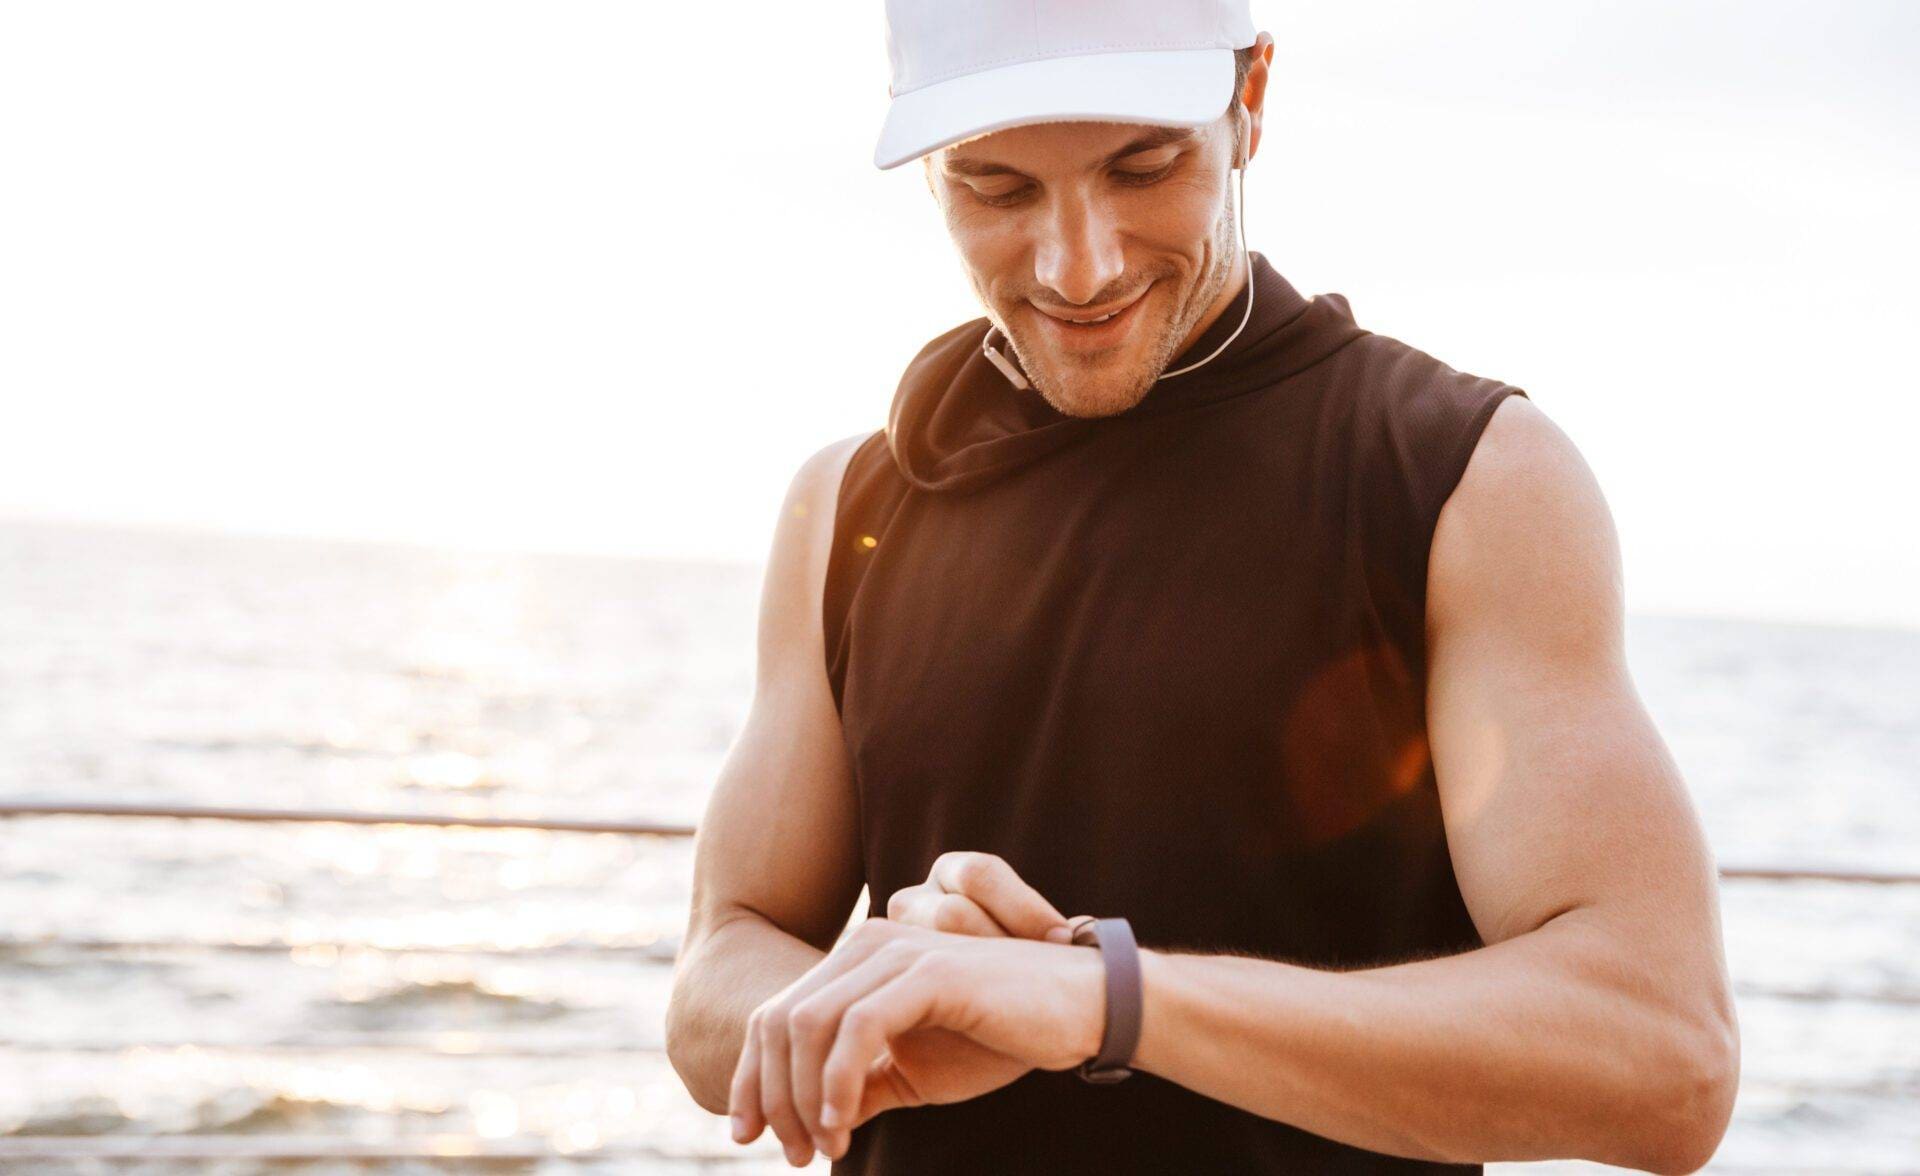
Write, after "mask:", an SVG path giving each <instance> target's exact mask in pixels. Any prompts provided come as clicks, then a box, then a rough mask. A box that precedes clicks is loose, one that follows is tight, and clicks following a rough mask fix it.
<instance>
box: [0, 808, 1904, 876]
mask: <svg viewBox="0 0 1920 1176" xmlns="http://www.w3.org/2000/svg"><path fill="white" fill-rule="evenodd" d="M4 817H163V818H164V817H172V818H178V819H181V820H207V821H275V822H296V823H298V822H312V823H331V824H346V825H427V826H433V827H436V828H471V829H536V830H541V831H544V832H550V833H616V834H621V835H623V836H630V837H631V836H645V837H691V836H693V835H694V833H695V832H696V829H695V827H694V826H692V825H681V824H671V823H665V822H657V821H602V820H588V819H576V818H566V817H469V816H455V815H452V814H446V813H384V812H365V811H361V810H356V809H269V808H232V807H223V806H215V805H177V804H127V803H113V802H94V803H88V802H82V801H52V800H50V801H39V800H13V801H0V818H4ZM1720 876H1721V877H1722V878H1725V879H1729V880H1733V881H1748V882H1755V881H1757V882H1857V883H1866V884H1870V885H1913V884H1920V872H1910V871H1903V870H1852V869H1837V868H1828V867H1821V866H1744V865H1739V866H1721V867H1720Z"/></svg>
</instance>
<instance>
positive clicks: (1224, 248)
mask: <svg viewBox="0 0 1920 1176" xmlns="http://www.w3.org/2000/svg"><path fill="white" fill-rule="evenodd" d="M1237 244H1238V233H1237V226H1236V225H1235V224H1234V212H1233V201H1232V200H1231V199H1229V200H1227V201H1226V202H1225V208H1224V209H1223V211H1222V212H1221V215H1220V217H1219V219H1218V220H1216V221H1215V222H1214V232H1213V248H1212V250H1211V253H1212V257H1213V262H1212V265H1211V268H1210V270H1209V272H1208V274H1207V277H1206V280H1205V281H1203V282H1202V283H1201V284H1200V288H1199V289H1198V290H1196V291H1194V292H1193V294H1192V296H1190V297H1189V298H1188V300H1187V301H1186V302H1185V303H1184V304H1183V305H1182V306H1181V307H1180V309H1179V312H1178V313H1176V314H1175V315H1173V316H1172V317H1170V318H1167V319H1163V320H1161V322H1160V328H1159V330H1158V331H1157V332H1155V334H1154V337H1153V340H1152V342H1151V343H1150V344H1149V345H1148V346H1147V356H1146V358H1145V359H1144V360H1143V361H1141V362H1140V363H1138V364H1136V365H1135V366H1134V367H1133V368H1132V369H1131V370H1128V371H1126V372H1125V373H1124V374H1110V373H1108V372H1107V371H1106V370H1105V369H1104V368H1102V369H1100V370H1099V375H1100V376H1104V377H1105V378H1104V379H1100V378H1095V379H1091V380H1082V381H1070V382H1069V383H1068V384H1067V385H1066V386H1065V387H1062V386H1061V384H1060V383H1059V382H1058V381H1057V380H1056V379H1055V377H1054V374H1053V373H1052V371H1051V370H1050V369H1049V368H1047V367H1045V366H1043V365H1036V364H1034V363H1033V362H1032V361H1031V358H1030V357H1031V356H1033V355H1036V354H1038V355H1047V354H1050V353H1051V352H1050V350H1049V349H1047V348H1045V347H1039V346H1036V347H1032V348H1029V347H1027V346H1026V345H1025V342H1024V341H1023V338H1022V334H1023V331H1021V330H1009V329H1008V327H1007V325H1006V324H1007V322H1008V321H1010V320H1008V319H1006V318H1005V317H1004V316H1003V317H1002V320H1001V322H999V323H997V324H995V325H997V326H999V327H1000V329H1001V331H1002V333H1003V334H1004V335H1005V336H1006V338H1007V341H1008V342H1009V343H1010V344H1011V345H1012V347H1013V354H1014V358H1015V359H1016V360H1017V361H1018V362H1019V364H1020V370H1021V371H1023V372H1025V373H1026V376H1027V382H1028V383H1029V384H1032V385H1033V389H1034V391H1036V392H1038V393H1039V394H1040V396H1041V398H1042V399H1044V400H1045V401H1046V402H1047V403H1048V404H1049V405H1051V406H1053V408H1054V410H1055V411H1056V412H1059V413H1061V414H1062V415H1064V416H1073V417H1103V416H1111V415H1113V414H1115V413H1119V412H1124V411H1126V410H1127V409H1129V408H1132V407H1133V406H1134V405H1136V404H1138V403H1140V402H1141V401H1142V400H1144V399H1146V396H1147V393H1149V392H1151V391H1152V390H1153V386H1154V384H1155V383H1156V382H1157V381H1158V380H1159V379H1160V373H1161V372H1164V371H1166V370H1167V365H1168V364H1169V363H1171V362H1172V361H1173V358H1174V355H1175V353H1176V351H1177V350H1178V348H1179V346H1180V343H1181V340H1183V339H1185V338H1186V337H1187V333H1188V332H1189V331H1191V330H1193V325H1194V324H1195V323H1197V322H1199V321H1200V317H1201V316H1202V315H1204V314H1205V313H1206V310H1207V307H1209V306H1212V305H1213V303H1214V300H1215V299H1217V298H1219V297H1220V291H1222V290H1224V289H1226V286H1227V282H1228V281H1229V280H1230V279H1231V278H1232V276H1233V267H1234V265H1235V264H1236V263H1239V261H1240V259H1239V258H1238V257H1237V256H1236V253H1237V250H1236V248H1235V246H1236V245H1237Z"/></svg>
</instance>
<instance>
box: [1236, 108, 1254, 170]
mask: <svg viewBox="0 0 1920 1176" xmlns="http://www.w3.org/2000/svg"><path fill="white" fill-rule="evenodd" d="M1252 151H1253V116H1252V115H1251V114H1245V115H1242V116H1241V117H1240V163H1239V164H1238V166H1239V168H1240V170H1241V171H1245V170H1247V156H1248V155H1249V154H1251V153H1252Z"/></svg>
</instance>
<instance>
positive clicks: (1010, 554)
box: [667, 0, 1739, 1176]
mask: <svg viewBox="0 0 1920 1176" xmlns="http://www.w3.org/2000/svg"><path fill="white" fill-rule="evenodd" d="M888 12H889V43H890V49H891V54H892V59H893V66H894V85H893V87H892V107H891V109H890V112H889V116H888V122H887V126H886V128H885V129H884V131H883V133H882V137H881V144H880V150H879V152H878V153H877V155H876V162H877V163H878V164H879V165H880V166H882V167H891V166H896V165H897V164H899V163H902V162H906V161H909V160H912V159H916V158H918V159H921V160H923V164H924V166H925V168H926V175H927V180H928V183H929V186H930V188H931V189H932V191H933V194H934V196H935V197H936V199H937V201H938V203H939V206H940V208H941V210H942V212H943V213H944V215H945V218H946V224H947V228H948V230H949V233H950V235H951V237H952V239H953V242H954V245H955V248H956V249H957V251H958V252H959V254H960V257H961V259H962V261H963V263H964V266H965V268H966V271H967V273H968V274H969V276H970V278H971V279H972V282H973V285H974V288H975V290H976V292H977V293H978V294H979V297H980V299H981V301H982V303H983V304H984V305H985V307H986V308H987V310H988V314H987V315H986V317H984V318H982V319H976V320H974V321H972V322H969V323H965V324H962V325H961V326H959V327H957V328H955V329H953V330H952V331H949V332H947V333H946V334H944V335H942V336H940V337H938V338H936V339H934V340H932V341H931V342H929V343H928V344H927V345H926V347H924V348H923V349H922V350H921V352H920V354H919V355H918V356H917V357H916V358H915V360H914V361H913V363H912V364H911V365H910V366H909V367H908V369H907V372H906V373H905V375H904V377H903V378H902V380H901V383H900V387H899V389H898V390H897V391H896V393H895V397H894V403H893V406H892V410H891V413H890V416H889V421H888V427H887V428H886V429H885V430H881V431H878V432H875V433H872V434H868V435H863V436H858V437H852V438H848V439H847V440H845V441H842V442H840V443H838V444H835V445H832V446H829V447H827V448H826V449H823V450H822V451H820V452H819V453H818V454H816V455H815V456H814V457H813V458H811V459H810V460H808V461H807V462H806V463H805V464H804V465H803V467H802V468H801V469H800V471H799V473H798V475H797V476H796V477H795V478H794V480H793V484H792V488H791V489H790V491H789V493H788V496H787V500H786V502H785V504H784V509H783V512H782V515H781V521H780V525H779V528H778V533H777V535H776V537H775V540H774V544H773V550H772V553H771V558H770V561H769V564H768V569H767V575H766V583H765V591H764V596H763V602H762V608H761V616H760V644H759V666H758V676H757V681H756V686H755V692H754V698H753V705H752V709H751V712H750V715H749V717H748V720H747V723H746V726H745V729H744V730H743V731H742V732H741V734H740V737H739V739H738V741H737V743H736V744H735V746H734V748H733V750H732V752H731V754H730V756H729V758H728V760H727V763H726V766H725V769H724V771H723V772H722V775H721V778H720V780H719V782H718V784H717V786H716V788H715V790H714V793H713V798H712V801H711V804H710V807H709V809H708V812H707V814H706V818H705V820H704V822H703V824H702V826H701V829H700V834H699V839H698V843H697V848H696V854H695V874H694V888H693V910H692V916H691V921H690V924H689V927H688V931H687V935H686V939H685V941H684V943H683V945H682V949H681V952H680V956H679V959H678V962H677V965H676V975H675V984H674V991H673V996H672V1001H671V1007H670V1009H669V1013H668V1024H667V1039H668V1052H669V1055H670V1057H671V1059H672V1061H673V1064H674V1066H675V1067H676V1069H677V1071H678V1072H679V1073H680V1075H681V1076H682V1078H683V1080H684V1081H685V1082H686V1084H687V1087H688V1089H689V1091H690V1092H691V1093H692V1094H693V1096H694V1098H695V1099H696V1100H697V1101H698V1102H699V1103H700V1105H701V1106H703V1107H705V1108H707V1109H708V1110H711V1111H713V1112H715V1113H730V1114H732V1115H733V1116H734V1120H735V1123H734V1131H735V1138H736V1139H738V1140H741V1141H742V1142H745V1141H750V1140H752V1139H754V1138H756V1137H757V1136H758V1135H759V1133H760V1132H761V1131H763V1130H764V1129H766V1128H769V1127H770V1128H771V1129H772V1131H773V1132H774V1133H775V1135H776V1136H777V1137H778V1138H779V1139H780V1141H781V1143H782V1145H783V1147H784V1148H785V1150H786V1154H787V1158H788V1160H789V1161H790V1162H791V1163H793V1164H795V1165H796V1166H798V1165H804V1164H806V1163H808V1162H809V1161H810V1160H811V1158H812V1155H813V1153H814V1151H815V1150H818V1151H819V1152H821V1153H823V1154H826V1155H828V1156H830V1157H833V1158H834V1163H833V1165H832V1167H833V1170H834V1171H835V1172H869V1173H911V1174H913V1176H925V1174H929V1173H1012V1172H1035V1173H1039V1172H1082V1171H1084V1172H1096V1171H1097V1172H1156V1173H1157V1172H1181V1173H1184V1172H1209V1173H1210V1172H1234V1173H1242V1172H1316V1173H1318V1172H1399V1171H1462V1172H1472V1171H1478V1170H1479V1165H1480V1164H1481V1163H1482V1162H1484V1161H1490V1160H1523V1159H1537V1158H1549V1157H1581V1158H1588V1159H1593V1160H1597V1161H1602V1162H1606V1163H1611V1164H1617V1165H1622V1166H1626V1167H1633V1168H1640V1169H1644V1170H1648V1171H1654V1172H1688V1171H1692V1170H1694V1169H1697V1168H1698V1167H1700V1166H1701V1165H1703V1164H1704V1163H1705V1162H1706V1161H1707V1159H1708V1157H1709V1156H1711V1154H1712V1153H1713V1151H1714V1149H1715V1148H1716V1146H1717V1145H1718V1142H1719V1140H1720V1138H1721V1135H1722V1133H1723V1132H1724V1130H1725V1128H1726V1124H1727V1121H1728V1118H1729V1116H1730V1114H1731V1106H1732V1101H1733V1094H1734V1088H1735V1085H1736V1081H1737V1073H1738V1065H1739V1048H1738V1036H1737V1030H1736V1025H1735V1019H1734V1014H1733V1009H1732V1005H1731V1001H1730V999H1729V995H1728V982H1727V977H1726V969H1725V964H1724V962H1723V953H1722V948H1721V942H1720V931H1719V917H1718V911H1717V906H1716V897H1715V878H1714V865H1713V861H1712V858H1711V856H1710V854H1709V852H1708V850H1707V848H1706V845H1705V842H1704V838H1703V837H1702V834H1701V830H1700V828H1699V822H1698V820H1697V817H1696V815H1695V813H1694V811H1693V808H1692V805H1691V803H1690V801H1689V799H1688V797H1687V794H1686V790H1685V787H1684V785H1683V783H1682V781H1681V780H1680V778H1679V775H1678V773H1677V771H1676V769H1675V766H1674V764H1673V761H1672V759H1671V757H1670V756H1669V755H1668V753H1667V751H1666V749H1665V747H1664V746H1663V744H1662V742H1661V740H1660V737H1659V735H1658V733H1657V732H1656V731H1655V730H1654V728H1653V725H1652V723H1651V722H1650V720H1649V718H1648V716H1647V714H1646V712H1645V711H1644V709H1643V708H1642V706H1641V704H1640V701H1639V699H1638V696H1637V694H1636V692H1635V690H1634V687H1633V684H1632V682H1631V679H1630V678H1629V675H1628V671H1627V666H1626V663H1625V656H1624V634H1623V620H1622V613H1623V604H1622V589H1621V580H1620V564H1619V555H1618V550H1617V543H1616V538H1615V534H1614V531H1613V526H1612V522H1611V519H1610V517H1609V514H1608V511H1607V508H1606V505H1605V502H1604V500H1603V498H1602V496H1601V494H1600V491H1599V489H1598V487H1597V486H1596V484H1595V482H1594V479H1593V477H1592V475H1591V473H1590V472H1589V470H1588V468H1587V466H1586V464H1585V463H1584V461H1583V460H1582V459H1581V457H1580V455H1579V453H1578V452H1577V451H1576V449H1575V448H1574V446H1573V445H1572V444H1571V442H1570V441H1569V440H1568V439H1567V438H1566V436H1565V435H1564V434H1563V433H1562V432H1561V431H1560V430H1559V429H1558V428H1557V427H1556V426H1555V425H1554V424H1552V423H1551V422H1550V421H1549V420H1548V419H1547V417H1546V416H1545V415H1544V414H1543V413H1542V412H1541V411H1540V410H1539V409H1538V408H1536V407H1534V405H1533V404H1532V402H1531V401H1530V400H1529V399H1528V398H1527V397H1526V395H1525V394H1524V393H1522V392H1521V391H1520V390H1519V389H1517V388H1514V387H1512V386H1511V385H1507V384H1502V383H1500V382H1498V381H1494V380H1488V379H1482V378H1480V377H1476V376H1471V375H1468V374H1465V373H1462V372H1459V371H1456V370H1455V369H1453V368H1450V367H1448V366H1447V365H1445V364H1443V363H1441V362H1439V361H1438V360H1435V359H1433V358H1432V357H1431V356H1428V355H1426V354H1425V353H1423V352H1420V351H1417V350H1415V349H1414V348H1412V347H1410V346H1408V345H1406V344H1404V343H1401V342H1398V341H1397V340H1393V339H1390V338H1387V337H1385V336H1381V335H1377V334H1374V333H1371V332H1368V331H1366V330H1364V329H1362V328H1360V327H1359V326H1358V325H1357V324H1356V323H1355V321H1354V319H1353V317H1352V314H1351V311H1350V309H1349V307H1348V305H1347V303H1346V301H1345V300H1344V299H1342V298H1341V297H1340V296H1338V295H1321V296H1319V297H1316V298H1311V299H1308V298H1305V297H1303V296H1301V295H1300V294H1299V293H1298V292H1297V291H1296V290H1295V289H1294V288H1293V287H1292V286H1291V284H1290V283H1288V282H1287V281H1286V279H1285V278H1283V277H1282V276H1281V275H1280V274H1279V272H1278V271H1277V270H1275V269H1274V268H1273V267H1272V265H1271V264H1270V263H1269V262H1268V260H1267V258H1266V257H1265V256H1264V255H1263V254H1260V253H1248V252H1247V251H1246V250H1245V247H1244V240H1245V237H1244V228H1243V221H1244V218H1243V216H1242V215H1241V214H1240V213H1238V212H1237V211H1236V209H1235V202H1234V201H1232V200H1230V199H1229V192H1230V178H1231V177H1234V176H1236V175H1237V176H1239V177H1241V178H1242V179H1244V168H1245V164H1246V162H1247V160H1248V159H1250V158H1251V157H1252V156H1253V155H1254V154H1255V153H1256V152H1257V151H1258V148H1259V145H1260V124H1261V116H1262V110H1263V103H1264V97H1265V92H1266V83H1267V78H1268V69H1269V66H1270V63H1271V57H1272V38H1271V37H1270V36H1268V35H1267V34H1265V33H1260V34H1259V35H1258V36H1257V37H1256V36H1255V35H1254V31H1253V25H1252V21H1251V16H1250V14H1249V13H1248V11H1247V6H1246V4H1245V2H1244V0H1150V2H1149V0H1137V2H1124V3H1122V2H1114V3H1106V4H1101V5H1089V4H1083V3H1069V2H1066V0H1057V2H1050V0H1039V2H1037V3H1022V4H1010V3H1007V2H1004V0H971V2H964V3H963V2H959V0H944V2H942V0H891V2H890V4H889V9H888ZM1236 168H1238V169H1239V170H1238V171H1237V172H1236V170H1235V169H1236ZM1311 231H1313V226H1311V225H1294V226H1290V232H1297V233H1306V232H1311ZM1109 315H1110V316H1111V317H1107V316H1109ZM1095 319H1100V320H1102V321H1099V322H1091V321H1088V320H1095ZM1009 348H1010V350H1011V354H1008V349H1009ZM863 883H864V884H865V886H866V887H867V889H868V891H869V906H868V909H867V911H866V916H867V917H866V918H865V919H864V921H862V922H860V923H859V924H858V925H857V926H856V927H855V928H854V929H853V930H851V931H850V932H848V933H847V934H845V935H844V936H843V935H842V934H841V932H842V931H843V930H844V929H845V926H846V923H847V917H848V914H849V908H850V906H851V905H852V903H853V901H854V899H855V898H856V896H857V894H858V892H859V890H860V888H861V886H862V884H863ZM1066 911H1077V912H1089V913H1091V914H1092V915H1097V916H1103V917H1104V918H1103V921H1102V922H1101V923H1099V924H1095V926H1098V927H1108V928H1109V929H1112V927H1113V926H1114V922H1113V921H1115V920H1124V921H1125V926H1126V927H1127V928H1130V929H1131V931H1132V933H1133V937H1134V938H1135V939H1137V945H1138V946H1137V951H1136V952H1132V953H1129V952H1128V951H1127V949H1126V948H1125V946H1124V944H1122V943H1120V940H1121V939H1124V936H1122V935H1121V934H1120V933H1119V932H1117V931H1115V932H1113V934H1111V935H1109V936H1105V937H1102V938H1101V939H1100V942H1099V944H1098V947H1097V949H1092V950H1090V948H1089V946H1087V945H1086V944H1085V943H1084V942H1069V941H1068V940H1069V935H1070V932H1071V931H1072V930H1074V929H1075V928H1079V929H1082V930H1084V927H1083V922H1084V921H1083V920H1081V919H1076V920H1074V921H1073V922H1072V923H1071V925H1070V921H1069V920H1068V919H1067V918H1066V917H1065V916H1064V914H1063V912H1066ZM1130 966H1137V968H1138V980H1139V983H1138V984H1137V985H1134V986H1129V984H1128V979H1127V978H1128V977H1129V976H1130V975H1132V973H1130V972H1129V971H1128V968H1129V967H1130ZM1129 1016H1131V1017H1132V1018H1133V1020H1132V1021H1131V1022H1129V1020H1128V1018H1129ZM1135 1031H1137V1035H1135ZM1096 1055H1099V1056H1098V1058H1096ZM1116 1062H1117V1063H1119V1064H1118V1065H1115V1063H1116ZM1095 1063H1097V1064H1095ZM1129 1070H1130V1071H1131V1073H1130V1074H1129V1073H1128V1071H1129ZM1096 1071H1104V1073H1096ZM1101 1077H1106V1078H1124V1081H1108V1082H1102V1081H1098V1079H1099V1078H1101Z"/></svg>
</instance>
